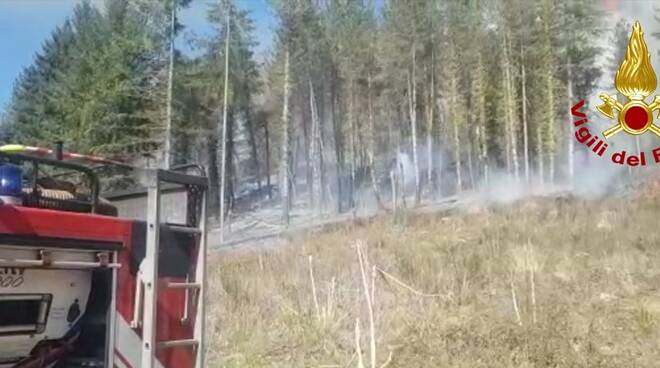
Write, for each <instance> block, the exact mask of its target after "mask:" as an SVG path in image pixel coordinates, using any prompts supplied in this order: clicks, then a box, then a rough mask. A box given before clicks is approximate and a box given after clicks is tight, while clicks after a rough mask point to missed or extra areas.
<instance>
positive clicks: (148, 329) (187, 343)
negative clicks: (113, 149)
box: [136, 169, 208, 368]
mask: <svg viewBox="0 0 660 368" xmlns="http://www.w3.org/2000/svg"><path fill="white" fill-rule="evenodd" d="M145 174H146V177H145V179H146V184H147V193H148V197H147V206H148V208H147V219H146V220H147V244H146V253H145V258H144V266H145V267H144V270H143V275H142V281H143V283H144V299H143V300H144V302H143V308H142V316H143V318H142V364H141V365H140V367H142V368H152V367H155V366H156V364H155V363H156V352H157V351H158V350H162V349H171V348H175V347H190V348H192V349H194V355H195V365H194V367H195V368H202V367H204V315H205V314H204V304H205V303H204V300H205V286H206V190H207V186H208V185H207V179H206V178H205V177H201V176H193V175H186V174H182V173H178V172H175V171H168V170H160V169H148V170H146V171H145ZM162 183H169V184H176V185H182V186H185V187H187V188H188V189H189V192H190V190H191V189H192V190H195V191H196V192H197V193H198V194H199V195H200V203H198V206H193V207H196V208H195V209H194V210H195V211H196V212H197V215H196V216H193V219H192V220H191V216H190V214H189V216H187V217H188V220H187V224H185V225H172V224H164V225H161V218H160V212H161V184H162ZM188 201H189V204H190V201H191V198H190V197H189V198H188ZM188 211H192V209H191V206H188ZM161 226H166V227H168V228H169V229H168V230H169V231H172V232H182V233H186V234H192V235H195V238H196V239H198V242H199V245H198V247H197V249H198V251H197V255H196V259H197V262H196V266H195V271H194V277H193V278H192V279H190V278H191V277H189V279H188V280H187V281H186V282H178V283H171V282H168V283H167V284H164V283H162V284H161V286H162V287H165V288H177V289H185V290H186V306H185V311H186V312H185V314H186V316H184V319H183V320H182V322H183V321H185V320H186V319H187V314H188V306H189V305H193V306H194V308H195V310H196V313H195V321H194V327H193V338H192V339H184V340H170V341H157V340H156V332H157V330H158V328H157V326H156V321H157V319H156V310H157V299H158V285H159V282H158V281H159V273H158V254H159V245H160V244H159V235H160V231H161ZM190 295H194V296H195V297H194V298H193V302H192V303H189V301H188V298H189V297H190ZM195 299H196V301H195ZM136 303H139V302H138V301H136Z"/></svg>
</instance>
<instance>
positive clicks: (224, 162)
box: [220, 10, 231, 242]
mask: <svg viewBox="0 0 660 368" xmlns="http://www.w3.org/2000/svg"><path fill="white" fill-rule="evenodd" d="M229 15H230V12H229V10H228V11H227V25H226V27H227V32H226V35H225V87H224V96H223V108H222V159H221V160H222V161H221V162H220V164H221V165H222V166H221V169H220V242H223V241H224V232H225V185H226V181H227V177H226V170H227V108H228V101H229V100H228V96H229V38H230V35H231V24H230V23H229Z"/></svg>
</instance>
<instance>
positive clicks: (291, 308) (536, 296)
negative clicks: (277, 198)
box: [207, 190, 660, 368]
mask: <svg viewBox="0 0 660 368" xmlns="http://www.w3.org/2000/svg"><path fill="white" fill-rule="evenodd" d="M659 192H660V191H658V190H648V191H646V192H645V193H644V194H640V195H638V196H635V197H627V198H620V199H610V200H606V201H600V202H593V201H590V202H588V201H583V200H580V199H577V198H569V197H565V198H554V199H541V198H537V199H528V200H525V201H522V202H519V203H517V204H515V205H513V206H507V207H502V208H489V209H485V208H471V209H463V210H456V211H455V213H444V214H434V215H419V216H415V217H407V218H403V219H399V220H398V221H396V222H395V221H393V219H392V218H388V217H381V218H378V219H375V220H370V221H369V222H368V223H360V224H351V225H346V226H342V227H340V228H336V229H332V230H326V231H324V232H322V233H308V234H303V235H298V236H296V237H294V238H292V239H290V245H289V246H286V247H284V248H281V249H278V250H271V251H268V252H254V251H252V252H243V253H240V254H239V253H232V254H228V255H227V254H225V255H222V256H218V257H217V258H216V259H214V261H213V262H212V264H211V267H210V282H211V283H212V285H211V288H212V289H211V292H210V295H209V298H210V301H211V302H210V307H209V308H210V310H209V320H208V324H207V326H208V332H209V337H210V338H209V364H208V366H209V367H361V365H360V364H361V363H360V357H361V359H362V360H363V362H364V367H371V366H372V363H371V360H372V355H371V348H370V346H371V336H372V335H371V333H370V331H371V328H370V326H371V325H370V313H369V310H370V308H369V304H370V303H369V302H368V299H367V295H369V299H371V298H372V297H373V302H372V303H371V304H372V306H373V308H371V309H372V311H373V321H374V324H373V336H374V344H375V347H376V349H375V350H376V356H375V358H376V361H377V364H376V367H382V366H387V367H613V368H614V367H616V368H619V367H657V364H658V361H660V336H659V335H660V333H659V328H660V326H659V325H658V318H660V290H658V288H660V245H659V244H660V231H659V226H658V220H657V217H658V214H659V213H660V197H659V196H657V195H655V194H656V193H659ZM358 246H359V248H360V249H361V250H362V253H364V257H363V258H364V260H363V262H362V263H363V265H364V267H363V268H361V267H360V262H359V260H360V259H359V257H358V252H357V248H358ZM310 256H311V258H310ZM310 262H311V263H310ZM310 265H311V267H310ZM362 270H364V278H363V274H362ZM310 271H311V274H313V280H314V281H313V282H312V277H311V275H310ZM365 287H366V289H365ZM366 290H368V291H367V292H366V293H365V291H366ZM356 320H359V331H357V332H358V333H357V334H356ZM356 336H358V337H359V342H360V350H361V354H360V353H357V344H356Z"/></svg>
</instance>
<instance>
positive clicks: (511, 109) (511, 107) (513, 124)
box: [505, 38, 520, 180]
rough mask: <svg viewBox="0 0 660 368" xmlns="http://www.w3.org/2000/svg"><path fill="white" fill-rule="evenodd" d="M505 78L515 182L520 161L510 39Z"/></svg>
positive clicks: (507, 44)
mask: <svg viewBox="0 0 660 368" xmlns="http://www.w3.org/2000/svg"><path fill="white" fill-rule="evenodd" d="M505 55H506V56H505V57H506V61H507V63H506V78H507V102H506V108H507V109H508V113H507V115H508V119H509V140H510V142H511V143H510V147H511V162H512V165H513V174H514V177H515V178H516V180H518V179H519V178H520V161H519V160H518V139H517V138H518V137H517V132H518V122H517V121H516V115H517V114H516V111H515V110H516V109H515V108H516V102H515V99H516V90H515V84H514V78H513V73H512V71H511V70H512V67H511V64H512V63H513V57H512V55H511V39H510V38H509V39H508V42H506V50H505Z"/></svg>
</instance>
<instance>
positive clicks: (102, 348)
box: [0, 145, 207, 368]
mask: <svg viewBox="0 0 660 368" xmlns="http://www.w3.org/2000/svg"><path fill="white" fill-rule="evenodd" d="M108 167H119V168H121V169H122V170H124V171H127V172H130V174H131V175H133V176H134V177H136V178H138V180H137V182H139V183H140V184H141V185H142V187H143V188H144V192H145V195H146V196H147V208H146V211H145V212H146V218H144V219H132V218H121V217H118V216H117V209H116V208H115V207H114V206H113V205H112V203H111V202H109V201H107V200H105V199H103V198H102V197H101V196H100V195H99V193H101V188H100V180H99V177H98V172H99V171H100V170H103V169H104V168H108ZM174 187H176V188H179V190H181V191H183V192H185V194H186V203H185V204H183V203H182V205H185V208H186V211H185V221H181V222H180V223H170V222H167V221H162V220H161V219H162V218H164V217H165V216H161V193H162V191H163V188H168V190H170V189H171V188H174ZM206 192H207V179H206V177H205V176H204V172H203V170H201V169H200V170H199V172H198V173H196V174H191V173H190V168H189V167H188V168H186V169H185V170H184V168H181V170H178V169H172V170H161V169H145V168H137V167H132V166H129V165H125V164H122V163H119V162H116V161H112V160H108V159H105V158H101V157H94V156H85V155H80V154H75V153H68V152H63V151H62V150H61V147H60V149H56V150H48V149H43V148H36V147H26V146H16V145H12V146H3V147H0V368H9V367H12V368H28V367H30V368H32V367H34V368H37V367H39V368H41V367H56V368H74V367H121V368H123V367H133V368H137V367H142V368H152V367H164V368H192V367H196V368H200V367H203V366H204V294H205V293H204V291H205V283H206V229H205V227H206V215H205V207H206Z"/></svg>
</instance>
